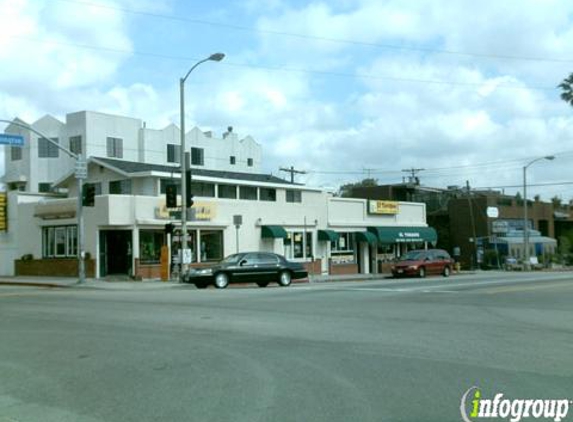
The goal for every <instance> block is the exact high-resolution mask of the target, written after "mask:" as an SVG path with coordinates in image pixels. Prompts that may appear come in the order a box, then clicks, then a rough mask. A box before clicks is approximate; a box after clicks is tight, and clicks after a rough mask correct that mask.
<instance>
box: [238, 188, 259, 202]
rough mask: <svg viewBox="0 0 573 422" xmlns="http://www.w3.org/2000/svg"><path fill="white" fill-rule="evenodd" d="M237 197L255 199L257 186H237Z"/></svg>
mask: <svg viewBox="0 0 573 422" xmlns="http://www.w3.org/2000/svg"><path fill="white" fill-rule="evenodd" d="M239 198H240V199H247V200H249V201H256V200H257V188H256V187H254V186H239Z"/></svg>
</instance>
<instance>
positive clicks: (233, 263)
mask: <svg viewBox="0 0 573 422" xmlns="http://www.w3.org/2000/svg"><path fill="white" fill-rule="evenodd" d="M307 276H308V273H307V272H306V270H305V269H304V267H303V266H302V265H301V264H299V263H298V262H290V261H287V260H286V259H285V257H284V256H281V255H277V254H274V253H268V252H243V253H238V254H234V255H230V256H228V257H227V258H225V259H224V260H223V261H221V262H219V263H218V264H217V265H214V266H212V267H204V268H192V269H191V270H189V272H188V273H187V274H186V275H185V277H184V280H185V282H186V283H191V284H195V286H197V288H199V289H204V288H205V287H207V286H208V285H209V284H214V285H215V287H217V288H218V289H224V288H225V287H227V286H228V285H229V283H251V282H255V283H257V285H258V286H259V287H267V285H268V284H269V283H270V282H271V281H275V282H277V283H278V284H279V286H283V287H286V286H289V285H290V283H291V280H293V279H300V278H306V277H307Z"/></svg>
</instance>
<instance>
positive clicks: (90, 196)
mask: <svg viewBox="0 0 573 422" xmlns="http://www.w3.org/2000/svg"><path fill="white" fill-rule="evenodd" d="M95 195H96V188H95V186H94V185H91V184H90V185H84V187H83V192H82V205H83V206H84V207H93V206H95Z"/></svg>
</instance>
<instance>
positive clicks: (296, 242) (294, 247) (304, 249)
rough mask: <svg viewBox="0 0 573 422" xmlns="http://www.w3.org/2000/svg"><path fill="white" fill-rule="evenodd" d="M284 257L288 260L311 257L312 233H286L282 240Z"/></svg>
mask: <svg viewBox="0 0 573 422" xmlns="http://www.w3.org/2000/svg"><path fill="white" fill-rule="evenodd" d="M283 243H284V246H285V256H286V257H287V258H288V259H293V258H294V259H302V258H311V257H312V232H306V239H305V233H304V232H288V233H287V238H286V239H284V242H283Z"/></svg>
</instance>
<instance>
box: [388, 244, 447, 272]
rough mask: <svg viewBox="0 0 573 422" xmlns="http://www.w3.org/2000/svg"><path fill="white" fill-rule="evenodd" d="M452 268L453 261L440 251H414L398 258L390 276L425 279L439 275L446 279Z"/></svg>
mask: <svg viewBox="0 0 573 422" xmlns="http://www.w3.org/2000/svg"><path fill="white" fill-rule="evenodd" d="M453 266H454V261H453V260H452V258H451V257H450V255H449V254H448V253H447V252H446V251H444V250H442V249H428V250H416V251H410V252H408V253H407V254H406V255H403V256H402V257H400V260H399V261H398V262H396V263H395V264H394V265H393V266H392V275H393V276H394V277H403V276H418V277H426V275H432V274H436V275H440V274H441V275H443V276H444V277H448V276H449V275H450V274H451V273H452V267H453Z"/></svg>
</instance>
